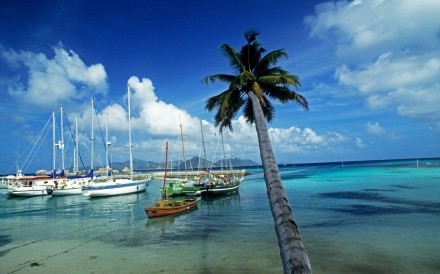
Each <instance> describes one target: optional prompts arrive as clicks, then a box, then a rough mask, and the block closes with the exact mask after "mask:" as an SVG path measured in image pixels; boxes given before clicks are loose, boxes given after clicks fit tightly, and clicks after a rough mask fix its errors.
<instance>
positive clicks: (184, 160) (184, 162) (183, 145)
mask: <svg viewBox="0 0 440 274" xmlns="http://www.w3.org/2000/svg"><path fill="white" fill-rule="evenodd" d="M179 121H180V139H181V141H182V156H183V164H184V165H185V179H187V178H188V175H187V173H186V171H187V167H186V157H185V144H184V142H183V129H182V120H181V119H180V115H179Z"/></svg>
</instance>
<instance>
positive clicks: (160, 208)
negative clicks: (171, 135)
mask: <svg viewBox="0 0 440 274" xmlns="http://www.w3.org/2000/svg"><path fill="white" fill-rule="evenodd" d="M165 154H166V157H165V159H166V160H165V171H164V176H163V186H164V190H165V191H166V188H165V182H166V179H167V176H166V174H167V169H168V142H166V152H165ZM165 197H166V193H163V194H162V199H161V200H157V201H156V202H155V203H154V205H152V206H149V207H145V213H147V216H148V217H149V218H154V217H163V216H167V215H172V214H178V213H183V212H187V211H189V210H191V209H193V208H195V207H197V202H198V200H197V199H183V200H166V199H165Z"/></svg>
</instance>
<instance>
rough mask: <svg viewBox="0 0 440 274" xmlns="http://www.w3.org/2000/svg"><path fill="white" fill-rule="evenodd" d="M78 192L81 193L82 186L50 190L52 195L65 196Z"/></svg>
mask: <svg viewBox="0 0 440 274" xmlns="http://www.w3.org/2000/svg"><path fill="white" fill-rule="evenodd" d="M78 194H82V187H75V188H74V187H72V188H65V189H55V190H54V191H53V192H52V196H66V195H78Z"/></svg>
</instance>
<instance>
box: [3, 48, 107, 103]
mask: <svg viewBox="0 0 440 274" xmlns="http://www.w3.org/2000/svg"><path fill="white" fill-rule="evenodd" d="M1 50H2V51H1V56H2V57H3V59H4V60H5V61H6V62H7V63H8V64H10V65H11V67H12V68H13V69H17V70H19V69H20V68H21V67H24V68H25V70H26V76H27V77H26V80H24V79H20V81H21V83H20V84H17V83H12V84H9V85H8V87H7V89H8V93H9V95H11V96H12V97H13V98H15V99H16V101H17V103H20V102H24V103H25V104H27V105H31V106H34V107H38V108H40V109H53V108H54V106H59V105H61V104H63V103H70V102H72V101H78V100H81V99H83V98H84V97H90V96H92V95H93V94H101V95H105V94H106V93H107V74H106V72H105V69H104V66H103V65H101V64H94V65H91V66H87V65H86V64H85V63H84V62H83V61H82V60H81V59H80V58H79V56H78V54H76V53H75V52H73V51H66V50H65V49H64V48H62V47H53V51H54V57H53V58H52V59H50V58H48V57H47V56H46V55H45V54H43V53H34V52H30V51H15V50H12V49H10V50H4V49H3V48H1ZM19 75H20V74H19V73H18V72H17V75H15V76H14V77H15V79H17V78H18V77H19Z"/></svg>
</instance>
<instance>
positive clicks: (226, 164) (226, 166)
mask: <svg viewBox="0 0 440 274" xmlns="http://www.w3.org/2000/svg"><path fill="white" fill-rule="evenodd" d="M220 137H221V138H222V146H223V160H222V170H223V161H225V168H226V169H228V163H227V162H226V151H225V143H224V142H223V132H220Z"/></svg>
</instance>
